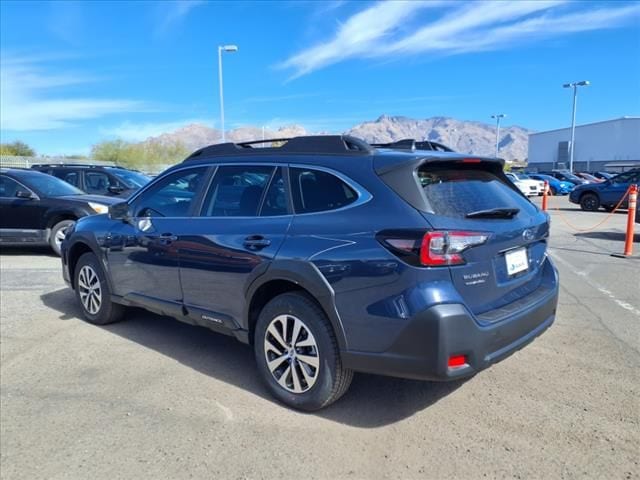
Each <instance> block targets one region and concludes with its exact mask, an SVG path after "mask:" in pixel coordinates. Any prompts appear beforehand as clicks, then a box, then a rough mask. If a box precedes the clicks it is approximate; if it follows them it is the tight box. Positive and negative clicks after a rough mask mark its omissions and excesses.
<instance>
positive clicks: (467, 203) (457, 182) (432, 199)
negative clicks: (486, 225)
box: [418, 166, 536, 218]
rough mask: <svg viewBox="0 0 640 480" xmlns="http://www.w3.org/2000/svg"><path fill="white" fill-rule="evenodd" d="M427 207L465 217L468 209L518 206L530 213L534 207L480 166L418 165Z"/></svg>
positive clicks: (449, 215)
mask: <svg viewBox="0 0 640 480" xmlns="http://www.w3.org/2000/svg"><path fill="white" fill-rule="evenodd" d="M418 179H419V181H420V184H421V186H422V188H423V191H424V194H425V196H426V198H427V202H428V208H430V210H431V211H432V212H433V213H435V214H436V215H443V216H446V217H457V218H465V217H466V215H467V214H469V213H471V212H477V211H480V210H493V209H501V208H518V209H520V211H521V212H527V213H530V214H533V213H535V212H536V207H535V206H534V205H533V204H532V203H531V202H529V201H528V200H527V199H526V198H524V197H523V196H522V195H520V194H519V193H517V192H515V191H514V190H513V189H512V188H511V187H510V186H508V185H506V184H505V183H504V182H503V181H502V180H500V179H499V178H498V177H497V176H495V175H494V174H493V173H491V172H489V171H486V170H481V169H466V168H465V169H450V168H429V167H427V166H423V167H420V168H419V169H418Z"/></svg>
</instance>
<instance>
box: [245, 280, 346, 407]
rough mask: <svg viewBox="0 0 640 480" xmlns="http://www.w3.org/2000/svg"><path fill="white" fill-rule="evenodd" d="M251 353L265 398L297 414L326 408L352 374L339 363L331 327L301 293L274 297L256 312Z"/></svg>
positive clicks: (314, 304) (321, 312) (337, 395)
mask: <svg viewBox="0 0 640 480" xmlns="http://www.w3.org/2000/svg"><path fill="white" fill-rule="evenodd" d="M294 337H295V338H294ZM254 353H255V357H256V363H257V365H258V371H259V372H260V376H261V377H262V379H263V381H264V382H265V384H266V385H267V388H268V389H269V391H270V392H271V394H272V395H273V396H274V397H276V398H277V399H278V400H280V401H281V402H282V403H284V404H286V405H288V406H290V407H292V408H295V409H298V410H304V411H307V412H311V411H315V410H319V409H321V408H324V407H326V406H327V405H330V404H331V403H333V402H335V401H336V400H338V399H339V398H340V397H341V396H342V395H344V393H345V392H346V391H347V389H348V388H349V385H350V384H351V380H352V378H353V371H352V370H349V369H346V368H344V367H343V365H342V360H341V358H340V350H339V348H338V342H337V340H336V337H335V334H334V332H333V328H332V327H331V323H330V322H329V320H328V319H327V317H326V315H325V314H324V312H323V311H322V309H321V308H320V307H319V306H318V305H317V304H316V303H315V302H314V301H313V300H312V299H311V298H309V297H308V296H306V295H304V294H302V293H297V292H294V293H285V294H282V295H278V296H277V297H275V298H273V299H272V300H271V301H270V302H269V303H268V304H267V305H266V306H265V307H264V308H263V309H262V311H261V312H260V315H259V317H258V321H257V323H256V328H255V335H254Z"/></svg>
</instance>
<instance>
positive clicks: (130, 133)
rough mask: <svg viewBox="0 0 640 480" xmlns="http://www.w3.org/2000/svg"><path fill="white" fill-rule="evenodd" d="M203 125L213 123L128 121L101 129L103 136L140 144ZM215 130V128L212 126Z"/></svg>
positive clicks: (195, 119) (205, 121) (196, 120)
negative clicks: (164, 134) (188, 126)
mask: <svg viewBox="0 0 640 480" xmlns="http://www.w3.org/2000/svg"><path fill="white" fill-rule="evenodd" d="M194 123H197V124H201V125H206V126H211V122H210V121H208V120H204V119H201V118H193V119H189V120H181V121H176V122H157V123H156V122H147V123H135V122H130V121H126V122H123V123H121V124H120V125H118V126H115V127H110V128H102V129H100V133H102V134H103V135H107V136H111V137H117V138H121V139H122V140H126V141H128V142H140V141H143V140H146V139H147V138H149V137H157V136H158V135H161V134H163V133H169V132H173V131H175V130H178V129H179V128H182V127H185V126H187V125H191V124H194ZM211 128H213V126H211Z"/></svg>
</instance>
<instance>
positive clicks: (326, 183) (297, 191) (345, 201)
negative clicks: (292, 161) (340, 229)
mask: <svg viewBox="0 0 640 480" xmlns="http://www.w3.org/2000/svg"><path fill="white" fill-rule="evenodd" d="M289 172H290V176H291V193H292V196H293V205H294V208H295V210H296V213H312V212H323V211H327V210H336V209H338V208H342V207H345V206H347V205H349V204H350V203H353V202H355V201H356V200H357V199H358V195H357V194H356V192H355V191H354V190H353V189H352V188H351V187H350V186H349V185H347V184H346V183H344V182H343V181H342V180H340V179H339V178H338V177H336V176H335V175H332V174H330V173H327V172H323V171H320V170H313V169H305V168H291V169H289Z"/></svg>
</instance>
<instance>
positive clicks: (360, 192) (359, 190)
mask: <svg viewBox="0 0 640 480" xmlns="http://www.w3.org/2000/svg"><path fill="white" fill-rule="evenodd" d="M241 165H244V166H247V167H251V166H270V167H283V168H302V169H307V170H318V171H321V172H325V173H329V174H331V175H334V176H336V177H338V178H339V179H340V180H342V181H343V182H344V183H346V184H347V185H348V186H349V187H351V188H352V189H353V190H354V191H355V192H356V195H357V196H358V198H357V199H356V200H355V201H354V202H351V203H350V204H349V205H345V206H344V207H340V208H336V209H334V210H322V211H319V212H308V213H296V212H295V211H294V212H292V213H288V214H287V215H273V216H269V217H260V216H255V215H254V216H249V217H203V216H198V215H193V216H189V217H158V218H167V219H171V218H182V219H186V218H188V219H194V218H202V219H210V218H227V219H229V218H238V219H248V218H283V217H291V216H303V215H321V214H325V213H334V212H341V211H343V210H347V209H349V208H355V207H359V206H361V205H364V204H365V203H367V202H369V201H371V199H373V195H371V194H370V193H369V192H368V191H367V190H366V189H365V188H364V187H363V186H362V185H360V184H359V183H358V182H356V181H354V180H352V179H351V178H349V177H348V176H346V175H344V174H343V173H341V172H338V171H337V170H334V169H332V168H328V167H322V166H319V165H309V164H304V163H283V162H255V161H253V162H252V161H247V162H215V161H212V162H203V163H199V164H197V165H187V166H184V167H181V168H176V169H175V170H172V171H171V173H169V174H168V175H173V174H174V173H178V172H182V171H184V170H190V169H194V168H206V169H210V168H212V167H214V168H215V171H214V172H213V173H212V175H211V178H210V179H209V184H208V185H207V187H206V188H207V190H206V191H208V189H209V187H210V186H211V182H212V181H213V178H214V177H215V175H216V173H217V172H218V168H219V167H226V166H241ZM165 177H166V176H165V175H161V176H159V177H156V178H155V179H154V180H153V181H151V182H149V183H147V184H146V185H145V186H144V187H142V189H140V190H138V191H137V192H136V193H135V194H134V195H133V196H132V197H131V198H129V199H128V200H126V202H127V204H129V205H131V204H132V203H133V202H135V201H136V199H137V198H138V197H139V196H140V195H142V194H143V193H144V192H146V191H147V190H148V189H149V188H152V187H153V185H155V184H156V183H158V182H160V181H162V179H164V178H165ZM289 177H290V175H289ZM290 183H291V182H289V184H290ZM205 195H206V192H205ZM289 195H290V197H291V198H293V195H292V193H291V192H289ZM203 202H204V198H203V200H202V203H203ZM202 203H201V205H200V210H201V209H202V207H203V205H202Z"/></svg>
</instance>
